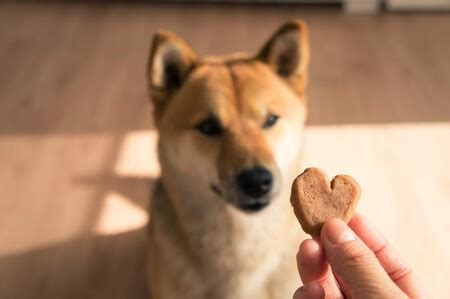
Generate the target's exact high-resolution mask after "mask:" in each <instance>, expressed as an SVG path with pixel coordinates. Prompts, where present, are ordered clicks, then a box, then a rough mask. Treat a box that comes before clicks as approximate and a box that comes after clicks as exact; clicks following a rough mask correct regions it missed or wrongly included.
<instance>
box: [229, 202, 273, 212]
mask: <svg viewBox="0 0 450 299" xmlns="http://www.w3.org/2000/svg"><path fill="white" fill-rule="evenodd" d="M269 203H270V200H257V201H254V202H250V203H238V204H235V206H236V207H237V208H239V209H240V210H242V211H244V212H248V213H254V212H258V211H261V210H262V209H264V208H265V207H267V206H268V205H269Z"/></svg>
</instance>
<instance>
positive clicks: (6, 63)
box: [0, 3, 450, 299]
mask: <svg viewBox="0 0 450 299" xmlns="http://www.w3.org/2000/svg"><path fill="white" fill-rule="evenodd" d="M297 17H300V18H304V19H306V21H307V22H308V23H309V25H310V27H311V38H312V70H311V85H310V89H309V91H310V92H309V95H310V102H311V115H310V121H309V123H310V127H309V130H308V133H307V134H308V135H307V143H306V147H305V167H306V166H319V167H322V168H324V169H325V170H326V171H327V172H329V173H330V174H336V173H338V172H344V173H349V174H352V175H354V176H355V177H356V178H358V180H359V181H360V182H361V185H362V189H363V197H362V201H361V204H360V206H359V210H360V211H361V212H363V213H365V214H366V215H368V216H369V218H371V219H372V220H373V222H375V223H376V224H377V225H378V226H379V227H380V228H381V229H382V230H383V231H384V232H385V233H386V235H388V237H389V238H390V239H391V240H392V242H393V243H394V244H395V245H396V247H397V248H398V250H399V251H400V252H401V253H402V254H403V255H404V256H405V258H406V259H407V260H408V261H409V262H410V263H411V264H412V265H413V267H414V268H415V269H416V271H417V272H418V273H419V276H420V277H421V278H422V280H423V281H424V284H425V285H426V286H427V287H428V289H429V292H430V293H431V294H432V295H433V297H435V298H446V297H448V294H449V292H450V287H449V285H448V282H447V281H448V277H450V251H449V250H448V248H449V247H450V239H449V237H448V232H449V231H450V217H449V214H450V38H449V37H450V15H449V14H415V15H414V14H413V15H410V14H399V15H378V16H345V15H342V14H341V12H340V11H338V10H336V11H334V10H318V9H311V8H308V9H306V8H302V7H295V6H257V7H255V6H237V5H228V6H201V5H195V6H176V5H171V6H164V5H142V4H130V5H123V4H122V5H121V4H115V5H107V4H97V5H90V6H88V5H82V4H66V5H63V4H42V5H38V4H7V3H2V4H0V186H1V188H0V298H48V299H53V298H55V299H56V298H58V299H59V298H146V295H145V279H144V276H145V269H144V260H145V228H144V226H145V223H146V221H147V219H148V217H147V214H146V213H145V206H146V205H147V204H148V201H149V194H150V191H151V189H152V187H153V183H154V180H155V178H156V177H157V176H158V172H159V169H158V165H157V162H156V158H155V138H156V133H155V131H154V130H153V127H152V123H151V109H150V107H149V105H148V104H147V99H146V89H145V80H144V71H145V63H146V58H147V51H148V48H149V43H150V39H151V34H152V33H153V32H154V31H155V30H157V29H160V28H164V29H168V30H173V31H175V32H177V33H179V34H180V35H182V36H184V37H185V38H186V39H187V40H188V41H189V42H190V43H191V44H192V45H193V46H194V48H196V49H197V50H198V52H199V53H202V54H210V53H213V54H223V53H227V52H231V51H236V50H239V51H256V49H258V47H259V46H260V45H261V44H262V43H263V41H264V40H265V39H266V38H267V37H268V36H269V34H271V32H272V31H273V30H274V29H275V28H276V27H277V26H278V25H279V24H281V23H282V22H284V21H285V20H288V19H292V18H297ZM293 262H294V261H293Z"/></svg>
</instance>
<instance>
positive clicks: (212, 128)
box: [195, 117, 223, 137]
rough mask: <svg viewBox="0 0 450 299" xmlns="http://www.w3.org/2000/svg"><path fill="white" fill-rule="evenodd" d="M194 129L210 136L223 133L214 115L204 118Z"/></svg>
mask: <svg viewBox="0 0 450 299" xmlns="http://www.w3.org/2000/svg"><path fill="white" fill-rule="evenodd" d="M195 129H196V130H197V131H199V132H200V133H202V134H204V135H207V136H211V137H215V136H220V135H222V133H223V129H222V127H221V126H220V123H219V120H218V119H217V118H215V117H209V118H207V119H205V120H204V121H202V122H200V123H199V124H198V125H196V126H195Z"/></svg>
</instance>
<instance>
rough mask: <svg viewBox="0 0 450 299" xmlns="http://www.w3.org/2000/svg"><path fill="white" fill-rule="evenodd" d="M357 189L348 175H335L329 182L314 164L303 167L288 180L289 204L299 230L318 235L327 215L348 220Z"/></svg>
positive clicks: (351, 212) (354, 182)
mask: <svg viewBox="0 0 450 299" xmlns="http://www.w3.org/2000/svg"><path fill="white" fill-rule="evenodd" d="M360 193H361V189H360V188H359V185H358V183H357V182H356V181H355V180H354V179H353V178H352V177H350V176H348V175H338V176H335V177H334V179H333V180H332V181H331V186H330V183H329V180H328V177H327V175H326V174H325V173H324V172H323V171H322V170H320V169H318V168H307V169H306V170H305V171H304V172H303V173H302V174H301V175H299V176H298V177H297V178H296V179H295V180H294V182H293V183H292V189H291V204H292V206H293V207H294V213H295V215H296V216H297V218H298V220H299V221H300V224H301V226H302V228H303V230H304V231H305V232H306V233H308V234H310V235H312V236H319V235H320V230H321V228H322V225H323V224H324V223H325V221H327V220H329V219H331V218H341V219H342V220H344V221H345V222H346V223H348V221H350V219H351V218H352V216H353V212H354V211H355V208H356V204H357V203H358V200H359V195H360Z"/></svg>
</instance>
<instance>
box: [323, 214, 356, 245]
mask: <svg viewBox="0 0 450 299" xmlns="http://www.w3.org/2000/svg"><path fill="white" fill-rule="evenodd" d="M323 231H324V233H325V236H326V237H327V239H328V240H330V242H331V243H333V244H334V245H337V244H343V243H345V242H349V241H353V240H355V234H354V233H353V231H352V230H351V229H350V228H349V227H348V226H347V224H345V222H344V221H342V220H341V219H332V220H329V221H327V222H326V223H325V225H324V227H323Z"/></svg>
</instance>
